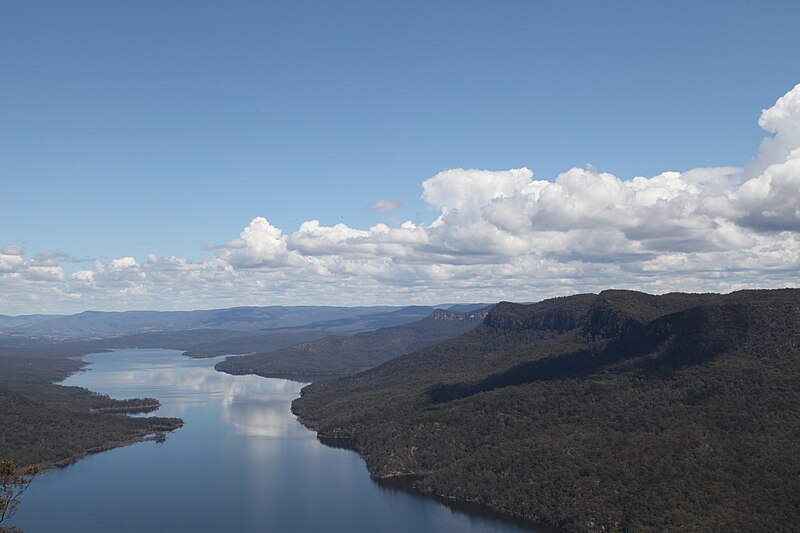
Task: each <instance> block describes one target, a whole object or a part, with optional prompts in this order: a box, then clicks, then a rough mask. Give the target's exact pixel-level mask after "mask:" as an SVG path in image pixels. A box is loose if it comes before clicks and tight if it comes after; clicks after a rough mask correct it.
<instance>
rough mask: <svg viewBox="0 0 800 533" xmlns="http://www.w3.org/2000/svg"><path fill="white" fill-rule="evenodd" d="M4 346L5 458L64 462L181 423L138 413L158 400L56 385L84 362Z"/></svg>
mask: <svg viewBox="0 0 800 533" xmlns="http://www.w3.org/2000/svg"><path fill="white" fill-rule="evenodd" d="M14 351H15V350H11V349H6V350H0V458H2V459H7V460H11V461H13V462H14V463H15V464H17V465H32V464H42V465H45V466H50V465H57V464H63V463H65V462H70V461H73V460H75V459H77V458H80V457H82V456H83V455H85V454H87V453H92V452H96V451H101V450H104V449H108V448H112V447H115V446H120V445H123V444H128V443H131V442H136V441H138V440H141V439H143V438H145V437H147V436H148V435H154V434H161V433H163V432H165V431H171V430H173V429H176V428H178V427H180V426H181V425H182V424H183V422H182V421H181V420H180V419H177V418H161V417H148V418H133V417H127V416H121V415H120V414H111V413H122V412H141V411H148V410H152V408H153V407H156V406H157V403H158V402H157V400H155V399H152V398H138V399H130V400H114V399H111V398H109V397H108V396H104V395H100V394H97V393H94V392H92V391H89V390H87V389H84V388H80V387H63V386H61V385H54V384H53V381H58V380H61V379H64V378H65V377H66V376H67V375H69V374H70V373H72V372H74V371H77V370H79V369H80V368H81V367H82V366H83V363H82V362H80V361H77V360H74V359H69V358H66V357H56V356H39V357H36V356H32V355H30V354H26V355H24V356H17V355H13V352H14Z"/></svg>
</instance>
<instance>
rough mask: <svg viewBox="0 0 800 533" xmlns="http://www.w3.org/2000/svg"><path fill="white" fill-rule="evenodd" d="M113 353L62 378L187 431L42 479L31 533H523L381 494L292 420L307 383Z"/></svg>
mask: <svg viewBox="0 0 800 533" xmlns="http://www.w3.org/2000/svg"><path fill="white" fill-rule="evenodd" d="M180 353H181V352H178V351H175V350H144V349H143V350H118V351H116V352H113V353H105V354H93V355H89V356H86V357H85V359H86V360H87V361H89V362H90V363H91V364H90V366H89V370H88V371H87V372H80V373H77V374H75V375H73V376H71V377H69V378H68V379H67V380H66V381H65V382H64V384H65V385H78V386H81V387H86V388H89V389H91V390H95V391H98V392H102V393H105V394H109V395H110V396H112V397H114V398H121V399H124V398H134V397H141V396H148V397H154V398H158V399H159V400H161V404H162V406H161V408H160V409H159V410H158V411H157V412H156V413H154V414H157V415H162V416H176V417H180V418H182V419H183V420H184V422H185V425H184V427H183V428H181V429H179V430H177V431H175V432H173V433H170V434H169V436H168V438H167V441H166V442H164V443H155V442H143V443H139V444H135V445H132V446H126V447H124V448H117V449H114V450H111V451H108V452H103V453H99V454H96V455H92V456H89V457H87V458H86V459H83V460H81V461H79V462H78V463H76V464H74V465H71V466H68V467H66V468H63V469H60V470H56V471H52V472H48V473H45V474H42V475H40V476H38V477H37V478H36V479H35V480H34V482H33V483H32V484H31V486H30V488H29V490H28V492H27V493H25V495H24V496H23V498H22V505H21V506H20V510H19V512H18V513H17V515H16V516H15V517H14V520H13V521H12V524H13V525H17V526H19V527H22V528H23V529H24V530H25V531H26V533H37V532H50V531H53V532H81V533H88V532H94V531H96V532H103V533H106V532H128V531H130V532H134V531H135V532H141V531H191V532H203V531H213V532H223V531H232V532H233V531H242V532H245V531H258V532H262V531H275V532H283V531H286V532H293V531H303V532H304V531H309V532H314V531H333V532H348V533H350V532H361V531H363V532H371V531H376V532H378V531H380V532H395V531H396V532H400V531H403V532H405V531H408V532H423V531H431V532H449V531H452V532H503V533H508V532H521V531H530V530H529V529H523V528H522V527H520V526H518V525H515V524H512V523H508V522H505V521H502V520H498V519H494V518H489V517H484V516H478V515H475V514H468V513H465V512H463V511H461V510H456V509H453V508H450V507H448V506H445V505H444V504H442V503H439V502H438V501H436V500H433V499H429V498H422V497H419V496H417V495H414V494H410V493H408V492H404V491H400V490H393V489H389V488H383V487H381V486H379V485H378V484H376V483H375V482H374V481H373V480H372V479H371V478H370V476H369V474H368V472H367V469H366V467H365V465H364V463H363V461H362V460H361V458H360V457H359V456H358V454H356V453H355V452H352V451H349V450H343V449H335V448H330V447H327V446H325V445H323V444H321V443H320V442H318V441H317V439H316V437H315V434H314V433H313V432H311V431H309V430H307V429H306V428H304V427H303V426H302V425H301V424H299V423H298V422H297V420H296V419H295V416H294V415H292V413H291V412H290V404H291V402H292V400H293V399H294V398H296V397H297V396H298V395H299V391H300V388H301V387H302V384H299V383H296V382H292V381H286V380H280V379H265V378H260V377H257V376H229V375H227V374H222V373H219V372H216V371H214V369H213V366H214V364H215V363H216V362H218V361H220V360H221V359H222V358H214V359H189V358H187V357H182V356H181V355H180Z"/></svg>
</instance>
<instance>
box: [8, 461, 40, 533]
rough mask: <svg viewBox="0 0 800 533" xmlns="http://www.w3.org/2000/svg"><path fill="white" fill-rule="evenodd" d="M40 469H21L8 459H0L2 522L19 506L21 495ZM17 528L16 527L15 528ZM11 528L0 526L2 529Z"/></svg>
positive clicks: (12, 514)
mask: <svg viewBox="0 0 800 533" xmlns="http://www.w3.org/2000/svg"><path fill="white" fill-rule="evenodd" d="M38 472H39V470H38V469H37V468H36V467H28V468H26V469H24V470H23V469H19V468H17V466H16V465H15V464H14V463H13V462H12V461H9V460H7V459H4V460H2V461H0V524H2V523H3V522H4V521H6V520H8V519H9V518H11V517H12V516H14V513H16V512H17V509H18V508H19V504H20V501H19V497H20V496H22V494H23V493H24V492H25V491H26V490H27V489H28V486H29V485H30V484H31V481H32V480H33V476H35V475H36V474H37V473H38ZM15 529H16V528H15ZM8 530H10V528H3V526H0V531H8Z"/></svg>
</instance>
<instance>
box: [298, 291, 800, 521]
mask: <svg viewBox="0 0 800 533" xmlns="http://www.w3.org/2000/svg"><path fill="white" fill-rule="evenodd" d="M293 410H294V411H295V412H296V413H297V414H298V415H299V416H300V417H301V419H302V420H303V422H304V423H305V424H307V425H308V426H309V427H311V428H313V429H316V430H317V431H318V432H319V436H320V438H322V439H330V440H332V441H335V442H338V443H340V444H344V445H348V446H351V447H353V448H355V449H356V450H358V451H359V452H360V453H361V454H362V455H363V457H364V459H365V460H366V463H367V466H368V468H369V470H370V472H371V473H372V474H373V475H374V476H376V477H378V478H405V479H408V480H409V483H411V484H412V485H413V487H414V488H415V489H416V490H419V491H421V492H424V493H430V494H436V495H439V496H442V497H445V498H449V499H454V500H460V501H468V502H474V503H477V504H481V505H484V506H487V507H490V508H493V509H495V510H498V511H502V512H505V513H508V514H513V515H515V516H518V517H523V518H525V519H528V520H531V521H539V522H546V523H550V524H553V525H557V526H559V527H562V528H564V529H567V530H570V531H585V532H589V531H592V532H593V531H734V530H739V531H767V530H768V531H787V532H788V531H794V530H797V529H798V528H800V496H798V495H800V442H798V439H797V435H800V290H797V289H783V290H770V291H740V292H736V293H731V294H728V295H717V294H667V295H663V296H651V295H647V294H642V293H637V292H633V291H604V292H602V293H600V294H584V295H577V296H571V297H566V298H557V299H552V300H547V301H543V302H541V303H538V304H533V305H518V304H512V303H501V304H498V305H496V306H495V307H494V308H492V310H491V311H490V312H489V314H488V316H487V317H486V319H485V321H484V322H483V323H482V324H481V325H479V326H478V327H476V328H475V329H472V330H471V331H469V332H467V333H465V334H463V335H461V336H459V337H456V338H454V339H451V340H449V341H445V342H443V343H439V344H436V345H433V346H429V347H427V348H423V349H421V350H418V351H416V352H414V353H410V354H407V355H404V356H402V357H398V358H396V359H393V360H390V361H388V362H386V363H384V364H382V365H380V366H378V367H375V368H373V369H371V370H368V371H366V372H362V373H359V374H356V375H353V376H350V377H346V378H341V379H338V380H329V381H319V382H316V383H313V384H311V385H309V386H307V387H306V388H304V389H303V391H302V397H301V398H300V399H298V400H295V402H294V404H293Z"/></svg>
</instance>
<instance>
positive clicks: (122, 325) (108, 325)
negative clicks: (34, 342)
mask: <svg viewBox="0 0 800 533" xmlns="http://www.w3.org/2000/svg"><path fill="white" fill-rule="evenodd" d="M452 306H455V307H456V308H458V309H459V310H462V309H463V308H464V306H463V305H461V304H448V305H447V306H442V307H444V308H448V307H452ZM470 306H472V304H469V305H467V307H470ZM434 309H435V307H431V306H406V307H392V306H375V307H324V306H270V307H234V308H230V309H212V310H201V311H125V312H103V311H86V312H83V313H78V314H75V315H67V316H64V315H27V316H16V317H9V316H4V315H0V335H3V336H17V337H38V338H42V339H47V340H69V339H72V340H74V339H89V338H94V337H96V338H107V337H120V336H125V335H133V334H142V333H158V332H177V331H190V330H222V331H236V332H261V333H266V332H269V333H275V332H285V333H289V332H292V331H294V332H297V331H300V330H317V331H319V332H321V334H320V335H319V336H323V335H325V334H331V333H342V334H350V333H356V332H359V331H367V330H371V329H377V328H381V327H386V326H393V325H398V324H404V323H406V322H413V321H415V320H420V319H422V318H424V317H426V316H428V315H430V314H431V313H432V312H433V310H434ZM302 338H303V339H306V340H307V338H308V337H307V336H306V337H302Z"/></svg>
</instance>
